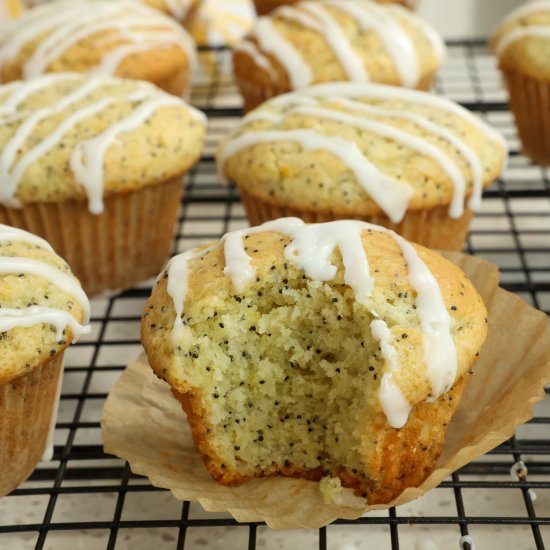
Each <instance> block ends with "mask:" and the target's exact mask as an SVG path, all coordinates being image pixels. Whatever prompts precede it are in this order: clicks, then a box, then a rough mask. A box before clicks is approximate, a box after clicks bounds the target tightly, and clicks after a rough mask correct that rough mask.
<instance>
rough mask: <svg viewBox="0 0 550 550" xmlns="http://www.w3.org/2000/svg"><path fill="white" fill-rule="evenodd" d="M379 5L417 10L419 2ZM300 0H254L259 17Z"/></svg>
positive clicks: (393, 1) (383, 1)
mask: <svg viewBox="0 0 550 550" xmlns="http://www.w3.org/2000/svg"><path fill="white" fill-rule="evenodd" d="M375 1H376V2H378V3H379V4H400V5H402V6H405V7H407V8H409V9H415V8H416V6H417V4H418V1H417V0H375ZM297 2H299V0H254V5H255V6H256V12H257V13H258V15H266V14H268V13H270V12H272V11H273V10H274V9H276V8H278V7H280V6H288V5H290V4H296V3H297Z"/></svg>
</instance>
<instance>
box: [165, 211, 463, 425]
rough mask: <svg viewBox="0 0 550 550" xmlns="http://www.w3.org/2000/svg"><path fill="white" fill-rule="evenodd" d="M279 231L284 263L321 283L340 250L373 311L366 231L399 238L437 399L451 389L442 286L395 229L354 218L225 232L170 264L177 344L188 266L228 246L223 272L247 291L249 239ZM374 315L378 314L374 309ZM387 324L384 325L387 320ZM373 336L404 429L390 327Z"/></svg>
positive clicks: (387, 399) (386, 402) (395, 419)
mask: <svg viewBox="0 0 550 550" xmlns="http://www.w3.org/2000/svg"><path fill="white" fill-rule="evenodd" d="M269 231H273V232H278V233H282V234H284V235H286V236H288V237H290V239H291V242H290V244H289V245H288V246H287V247H286V248H285V253H284V255H285V259H286V260H287V261H289V262H292V263H294V264H295V265H296V266H297V267H298V268H300V269H301V270H303V271H304V273H305V275H306V276H308V277H310V278H312V279H315V280H320V281H329V280H332V279H334V277H335V276H336V273H337V268H336V266H334V265H333V264H332V263H331V261H330V256H331V254H332V253H333V252H334V251H335V250H336V249H337V248H338V249H339V250H340V252H341V254H342V263H343V266H344V280H345V283H346V284H347V285H349V286H350V287H351V288H352V290H353V291H354V293H355V297H356V300H357V301H358V302H359V303H362V304H364V305H366V306H367V307H368V303H369V302H368V298H369V296H371V294H372V291H373V287H374V279H373V277H372V276H371V275H370V272H369V265H368V258H367V256H366V254H365V250H364V246H363V243H362V239H361V235H362V233H363V232H364V231H379V232H382V233H385V234H387V235H389V236H390V237H391V238H393V239H394V240H395V242H396V243H397V245H398V246H399V248H400V249H401V252H402V253H403V255H404V257H405V261H406V264H407V268H408V271H409V283H410V285H411V286H412V288H413V289H414V290H415V291H416V307H417V310H416V311H417V314H418V318H419V321H420V326H421V330H422V332H423V337H424V340H423V341H424V358H425V361H426V372H427V376H428V379H429V381H430V384H431V388H432V395H431V397H432V398H436V397H438V396H439V395H441V394H442V393H443V392H445V391H448V390H449V389H450V387H451V386H452V384H453V383H454V379H455V377H456V369H457V355H456V349H455V345H454V341H453V338H452V335H451V318H450V315H449V313H448V311H447V308H446V306H445V303H444V301H443V297H442V295H441V289H440V287H439V284H438V282H437V280H436V279H435V277H434V276H433V274H432V273H431V271H430V270H429V269H428V267H427V266H426V264H425V263H424V262H423V261H422V260H421V258H420V257H419V255H418V253H417V252H416V250H415V248H414V247H413V246H412V245H411V244H410V243H408V242H407V241H405V240H404V239H403V238H402V237H400V236H399V235H397V234H396V233H394V232H393V231H391V230H388V229H385V228H383V227H379V226H376V225H372V224H369V223H366V222H360V221H355V220H343V221H336V222H329V223H324V224H305V223H304V222H303V221H302V220H300V219H298V218H283V219H279V220H274V221H271V222H267V223H265V224H263V225H261V226H258V227H253V228H250V229H243V230H240V231H235V232H232V233H228V234H226V235H225V236H224V237H223V238H222V239H221V240H220V242H219V243H217V244H214V245H212V246H210V247H208V248H206V249H203V250H200V251H197V250H191V251H189V252H186V253H184V254H180V255H179V256H176V257H174V258H172V260H171V261H170V262H169V264H168V266H167V275H168V282H167V291H168V294H169V295H170V296H171V298H172V300H173V303H174V309H175V311H176V319H175V323H174V330H173V341H174V343H175V344H176V345H177V343H178V342H181V341H182V339H185V334H186V330H188V329H186V327H185V326H184V325H183V322H182V320H181V317H182V315H183V310H184V304H185V298H186V295H187V284H188V282H187V281H188V275H189V262H190V261H191V260H193V259H196V258H199V257H201V256H204V255H205V254H207V253H208V252H210V251H212V250H214V249H216V248H217V247H218V246H223V250H224V255H225V261H226V267H225V270H224V272H225V273H226V275H228V276H229V277H230V278H231V281H232V284H233V286H234V288H235V289H236V290H237V292H242V291H244V290H245V289H246V288H247V287H248V286H249V285H250V284H251V283H252V282H253V280H254V277H255V274H256V270H255V268H254V266H253V265H252V262H251V258H250V256H248V254H247V253H246V250H245V245H244V240H243V239H244V237H245V236H246V235H251V234H254V233H260V232H269ZM371 313H372V314H373V316H374V317H377V314H376V313H375V312H373V311H371ZM382 322H383V321H382ZM371 329H372V330H373V335H374V337H375V338H377V339H378V340H379V341H380V342H381V344H383V347H384V357H385V359H386V361H387V363H388V366H387V369H386V373H387V374H388V376H387V377H386V379H385V382H384V384H383V386H382V387H381V390H380V391H381V394H380V396H379V397H380V400H381V405H382V407H383V410H384V412H385V413H386V415H387V417H388V420H389V422H390V423H391V425H394V427H400V426H402V425H404V423H405V422H406V416H407V414H408V411H407V407H409V409H410V406H409V405H408V404H407V402H406V399H405V398H404V397H403V395H402V394H401V395H400V391H399V392H398V391H397V390H398V388H397V389H396V387H397V386H396V385H395V384H394V382H393V380H392V377H393V374H394V373H395V372H396V371H397V369H398V364H397V359H396V354H395V353H394V351H392V349H393V348H392V343H391V338H390V337H389V336H388V331H389V329H388V327H387V325H385V323H384V325H382V324H381V323H377V322H376V320H375V321H374V322H373V324H372V325H371Z"/></svg>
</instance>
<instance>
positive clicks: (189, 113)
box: [0, 74, 205, 294]
mask: <svg viewBox="0 0 550 550" xmlns="http://www.w3.org/2000/svg"><path fill="white" fill-rule="evenodd" d="M204 134H205V117H204V115H203V114H202V113H200V112H199V111H197V110H195V109H193V108H192V107H189V106H188V105H186V103H185V102H184V101H183V100H181V99H179V98H176V97H174V96H172V95H170V94H167V93H165V92H163V91H161V90H160V89H158V88H156V87H155V86H153V85H151V84H149V83H148V82H138V81H135V80H122V79H118V78H113V77H106V76H103V77H94V78H90V77H87V76H86V75H81V74H49V75H44V76H41V77H37V78H35V79H31V80H28V81H21V82H15V83H11V84H6V85H3V86H0V152H1V154H0V174H1V178H2V182H3V183H2V187H1V188H0V222H2V223H8V224H10V225H14V226H17V227H20V228H22V229H27V230H29V231H32V232H33V233H36V234H38V235H41V236H42V237H44V238H45V239H47V240H48V241H49V242H50V243H52V245H53V246H54V247H55V249H56V250H57V251H58V253H59V254H60V255H62V256H63V257H64V258H65V259H66V260H67V262H69V265H70V266H71V268H72V270H73V272H74V273H75V274H76V275H77V277H78V278H79V279H80V280H81V281H82V284H83V286H84V288H85V289H86V290H87V292H89V293H90V294H97V293H98V292H101V291H103V290H107V289H111V290H115V289H119V288H123V287H128V286H132V285H134V284H136V283H137V282H139V281H141V280H143V279H145V278H147V277H150V276H151V275H154V274H156V273H158V271H159V270H160V269H161V267H162V265H163V264H164V262H165V261H166V259H167V258H168V255H169V252H170V247H171V244H172V237H173V230H174V224H175V222H176V218H177V213H178V210H179V205H180V199H181V195H182V192H183V185H182V178H183V175H184V174H185V172H186V171H187V170H189V169H190V168H191V166H192V165H193V164H194V163H195V162H196V161H197V160H198V159H199V157H200V154H201V151H202V146H203V141H204Z"/></svg>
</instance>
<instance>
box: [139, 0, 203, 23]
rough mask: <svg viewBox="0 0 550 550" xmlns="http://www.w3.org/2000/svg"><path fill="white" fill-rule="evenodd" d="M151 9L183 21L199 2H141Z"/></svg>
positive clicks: (187, 0)
mask: <svg viewBox="0 0 550 550" xmlns="http://www.w3.org/2000/svg"><path fill="white" fill-rule="evenodd" d="M141 1H142V2H143V3H144V4H148V5H149V6H151V7H152V8H155V9H157V10H160V11H163V12H164V13H167V14H169V15H171V16H172V17H175V18H176V19H178V20H179V21H183V20H184V19H185V17H186V16H187V14H188V13H189V11H190V10H191V8H193V7H194V6H196V5H197V4H198V3H199V1H200V0H141Z"/></svg>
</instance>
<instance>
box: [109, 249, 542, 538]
mask: <svg viewBox="0 0 550 550" xmlns="http://www.w3.org/2000/svg"><path fill="white" fill-rule="evenodd" d="M446 256H447V257H449V258H450V259H452V260H453V261H454V262H455V263H456V264H457V265H459V266H460V267H461V268H462V269H463V270H464V271H465V272H466V274H467V275H468V276H469V278H470V279H471V280H472V281H473V282H474V284H475V285H476V287H477V289H478V291H479V292H480V294H481V295H482V296H483V299H484V301H485V303H486V305H487V309H488V311H489V336H488V338H487V341H486V343H485V345H484V347H483V350H482V352H481V355H480V358H479V361H478V363H477V364H476V367H475V372H474V375H473V376H472V377H471V379H470V381H469V384H468V386H467V388H466V390H465V392H464V394H463V397H462V399H461V402H460V405H459V407H458V409H457V412H456V414H455V416H454V417H453V421H452V423H451V425H450V427H449V431H448V434H447V439H446V441H445V445H444V448H443V452H442V454H441V457H440V459H439V461H438V463H437V467H436V469H435V470H434V471H433V472H432V474H431V475H430V476H429V477H428V478H427V479H426V480H425V481H424V483H422V485H420V487H412V488H409V489H406V490H405V491H404V492H403V493H402V494H401V495H400V496H399V497H398V498H396V499H395V500H394V501H393V502H391V503H389V504H387V505H377V506H367V505H366V503H365V501H364V500H361V499H359V498H356V497H354V496H353V494H352V493H351V491H350V490H346V491H344V502H343V504H341V505H336V504H325V503H324V501H323V497H322V495H321V492H320V491H319V484H318V483H315V482H309V481H304V480H295V479H286V478H273V479H257V480H253V481H250V482H248V483H246V484H244V485H242V486H241V487H224V486H222V485H219V484H217V483H216V482H214V481H213V480H212V479H211V478H210V476H209V474H208V473H207V471H206V468H205V467H204V465H203V463H202V461H201V458H200V456H199V454H198V452H197V451H196V450H195V447H194V445H193V440H192V437H191V433H190V430H189V427H188V425H187V421H186V418H185V414H184V413H183V411H182V409H181V407H180V405H179V403H178V402H177V401H176V399H175V398H174V397H173V396H172V395H171V393H170V390H169V387H168V385H167V384H166V383H165V382H163V381H160V380H158V379H157V378H156V377H155V375H154V374H153V372H152V371H151V369H150V368H149V367H148V366H147V362H146V359H145V357H144V356H142V357H141V358H140V359H138V361H137V362H135V363H133V364H131V365H130V366H129V367H128V368H127V369H126V371H125V372H124V373H123V375H122V377H121V378H120V380H119V381H118V382H117V383H116V384H115V386H114V388H113V390H112V391H111V393H110V395H109V397H108V399H107V402H106V404H105V408H104V410H103V417H102V428H103V441H104V446H105V451H106V452H107V453H111V454H114V455H117V456H119V457H121V458H123V459H125V460H127V461H128V462H129V463H130V466H131V468H132V471H134V472H135V473H137V474H141V475H144V476H147V477H148V478H149V479H150V481H151V483H152V484H153V485H155V486H157V487H162V488H166V489H170V490H171V491H172V493H173V494H174V496H175V497H176V498H178V499H181V500H192V501H198V502H200V504H201V505H202V506H203V508H204V509H205V510H207V511H212V512H229V513H231V514H232V515H233V517H235V519H236V520H237V521H243V522H244V521H265V522H267V524H268V525H269V526H270V527H273V528H280V529H289V528H301V527H303V528H318V527H321V526H323V525H327V524H328V523H330V522H332V521H334V520H335V519H337V518H344V519H355V518H358V517H360V516H361V515H363V514H364V513H365V512H367V511H369V510H375V509H384V508H388V507H390V506H397V505H402V504H405V503H407V502H409V501H411V500H414V499H416V498H418V497H420V496H421V495H423V494H424V493H426V492H427V491H429V490H430V489H433V488H434V487H436V486H437V485H439V484H440V483H441V482H442V481H443V480H444V479H446V478H447V477H448V476H449V475H450V474H451V473H452V472H454V471H455V470H457V469H458V468H460V467H462V466H464V465H465V464H466V463H468V462H470V461H472V460H474V459H476V458H478V457H479V456H481V455H483V454H485V453H486V452H488V451H490V450H491V449H493V448H494V447H496V446H497V445H499V444H500V443H502V442H503V441H505V440H507V439H508V438H509V437H511V436H512V435H513V433H514V430H515V428H516V427H517V426H518V425H520V424H522V423H524V422H526V421H527V420H529V419H530V418H532V416H533V410H532V406H533V404H534V403H536V402H538V401H540V400H541V399H543V397H544V385H545V384H546V383H548V382H550V329H549V328H548V326H547V318H546V316H545V315H544V314H543V313H541V312H540V311H537V310H535V309H533V308H531V307H529V306H528V305H527V304H526V303H525V302H524V301H523V300H521V299H520V298H519V297H517V296H515V295H514V294H510V293H508V292H506V291H504V290H502V289H500V288H499V287H498V270H497V268H496V267H495V266H493V265H492V264H489V263H487V262H485V261H484V260H480V259H478V258H474V257H471V256H464V255H461V254H457V253H447V254H446Z"/></svg>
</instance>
